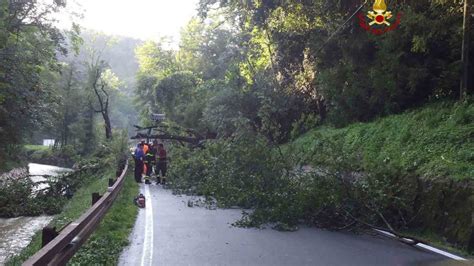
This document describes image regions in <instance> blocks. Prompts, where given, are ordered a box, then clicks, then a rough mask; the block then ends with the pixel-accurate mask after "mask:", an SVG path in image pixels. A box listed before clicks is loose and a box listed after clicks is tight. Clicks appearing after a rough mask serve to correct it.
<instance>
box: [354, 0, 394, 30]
mask: <svg viewBox="0 0 474 266" xmlns="http://www.w3.org/2000/svg"><path fill="white" fill-rule="evenodd" d="M401 16H402V14H401V13H398V14H397V17H396V20H395V21H393V15H392V12H391V11H388V10H387V4H386V3H385V0H375V3H374V5H373V8H372V10H369V11H368V12H367V15H365V14H363V13H359V14H358V18H359V25H360V26H361V27H362V28H363V29H365V30H366V31H368V32H370V33H372V34H374V35H381V34H383V33H386V32H388V31H392V30H394V29H396V28H397V27H398V25H400V19H401ZM367 18H368V19H370V21H369V22H367Z"/></svg>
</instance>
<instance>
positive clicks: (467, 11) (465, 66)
mask: <svg viewBox="0 0 474 266" xmlns="http://www.w3.org/2000/svg"><path fill="white" fill-rule="evenodd" d="M470 2H471V0H464V22H463V40H462V56H461V61H462V77H461V89H460V91H459V93H460V95H459V99H460V100H461V101H463V100H464V99H465V97H466V95H467V88H468V79H469V72H468V71H469V32H470V28H471V24H470V20H471V3H470Z"/></svg>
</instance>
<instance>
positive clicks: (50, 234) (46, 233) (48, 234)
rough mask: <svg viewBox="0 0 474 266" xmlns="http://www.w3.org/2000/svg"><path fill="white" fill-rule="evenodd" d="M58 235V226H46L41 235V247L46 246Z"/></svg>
mask: <svg viewBox="0 0 474 266" xmlns="http://www.w3.org/2000/svg"><path fill="white" fill-rule="evenodd" d="M57 236H58V232H56V227H49V226H46V227H44V228H43V232H42V235H41V247H44V246H46V245H47V244H48V243H49V242H51V240H53V239H54V238H55V237H57Z"/></svg>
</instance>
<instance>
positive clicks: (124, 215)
mask: <svg viewBox="0 0 474 266" xmlns="http://www.w3.org/2000/svg"><path fill="white" fill-rule="evenodd" d="M129 173H130V171H129ZM114 175H115V173H114V172H113V171H108V172H105V173H97V174H96V175H94V176H93V177H91V181H90V183H89V184H87V185H84V186H83V187H82V188H80V189H79V190H78V191H77V192H76V193H75V195H74V197H73V198H72V199H71V200H70V201H69V202H68V203H67V204H66V206H65V207H64V209H63V212H62V213H61V214H59V215H57V216H56V217H55V218H54V219H53V221H52V222H51V224H50V225H52V226H56V228H57V229H61V228H62V227H63V226H64V225H66V224H67V223H69V222H71V221H74V220H76V219H77V218H79V217H80V216H81V215H82V214H83V213H84V212H85V211H86V210H87V209H89V208H90V206H91V194H92V193H93V192H99V193H101V194H103V193H104V192H105V191H106V189H107V185H108V178H109V177H110V176H114ZM132 179H133V178H132V177H131V176H130V174H128V175H127V177H126V180H125V185H124V188H123V190H122V191H121V193H120V195H119V196H118V198H117V200H116V201H115V203H114V205H113V206H112V208H111V209H110V210H109V212H108V213H107V215H106V216H105V218H104V220H103V221H102V222H101V224H100V226H99V228H98V229H97V231H96V232H95V233H94V234H93V235H92V236H91V237H90V238H89V240H88V241H87V242H86V243H85V245H84V246H83V248H82V249H81V250H80V251H79V252H78V253H77V254H76V256H75V257H74V258H73V261H72V262H74V263H76V264H81V265H92V264H97V263H98V261H104V260H105V261H107V263H105V264H108V263H109V262H111V261H117V259H118V256H119V255H120V251H121V249H122V247H124V246H125V245H126V244H127V243H128V242H127V241H128V235H129V233H130V231H131V228H132V227H133V223H134V221H135V217H136V212H137V210H136V207H135V206H134V205H133V202H132V199H133V197H134V196H136V194H137V193H138V187H137V185H136V184H135V183H134V182H133V180H132ZM40 248H41V232H38V233H36V234H35V236H34V237H33V239H32V241H31V243H30V244H29V245H28V247H26V248H25V249H24V250H23V251H22V252H21V253H20V254H19V255H18V256H15V257H13V258H11V259H10V260H9V261H8V262H7V264H6V265H21V264H22V262H24V261H25V260H26V259H28V258H29V257H31V256H32V255H33V254H34V253H35V252H37V251H38V250H39V249H40Z"/></svg>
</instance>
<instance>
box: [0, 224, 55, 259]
mask: <svg viewBox="0 0 474 266" xmlns="http://www.w3.org/2000/svg"><path fill="white" fill-rule="evenodd" d="M52 219H53V216H39V217H16V218H9V219H3V218H0V236H1V237H0V265H3V264H4V263H5V261H6V260H7V258H8V257H10V256H13V255H16V254H18V253H20V251H21V250H22V249H23V248H25V247H26V246H28V244H29V243H30V241H31V238H32V237H33V235H34V234H35V233H36V232H37V231H39V230H41V229H43V227H45V226H46V225H48V223H49V222H51V220H52Z"/></svg>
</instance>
